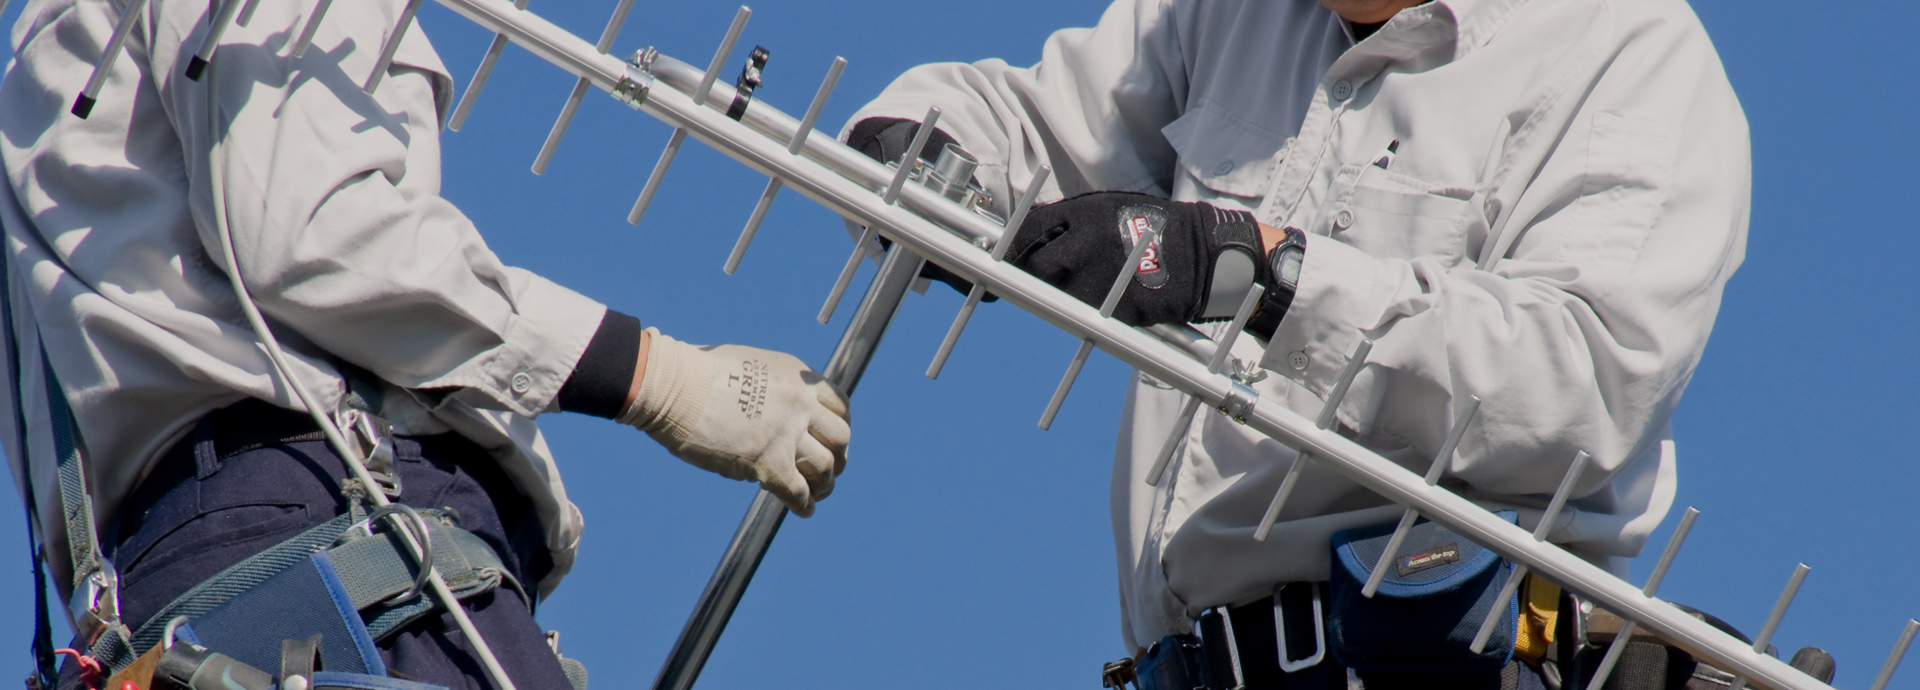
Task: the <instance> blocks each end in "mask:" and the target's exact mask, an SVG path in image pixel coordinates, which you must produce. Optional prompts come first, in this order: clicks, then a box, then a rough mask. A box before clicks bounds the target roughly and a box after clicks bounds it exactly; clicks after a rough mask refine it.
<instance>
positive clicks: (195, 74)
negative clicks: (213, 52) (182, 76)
mask: <svg viewBox="0 0 1920 690" xmlns="http://www.w3.org/2000/svg"><path fill="white" fill-rule="evenodd" d="M205 71H207V61H206V60H202V59H200V56H198V55H195V56H193V59H192V60H188V61H187V78H188V79H192V80H194V81H200V73H202V72H205Z"/></svg>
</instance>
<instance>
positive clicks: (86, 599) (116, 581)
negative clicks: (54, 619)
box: [67, 554, 120, 643]
mask: <svg viewBox="0 0 1920 690" xmlns="http://www.w3.org/2000/svg"><path fill="white" fill-rule="evenodd" d="M92 565H93V567H94V571H93V572H92V573H91V574H89V575H87V577H86V580H85V581H84V582H82V583H81V586H82V587H83V588H84V589H76V590H75V591H74V595H75V596H74V598H73V600H72V601H71V602H69V603H68V604H67V612H68V613H69V614H70V615H71V616H72V619H73V625H74V632H76V633H79V635H80V639H83V640H86V641H87V642H88V643H92V642H93V641H94V640H95V639H98V638H99V636H100V633H101V632H102V631H104V630H105V629H106V628H107V627H109V626H113V625H119V624H120V573H119V571H116V570H114V569H113V563H111V562H109V561H108V560H107V559H105V558H101V557H100V556H99V555H98V554H95V555H94V558H93V563H92Z"/></svg>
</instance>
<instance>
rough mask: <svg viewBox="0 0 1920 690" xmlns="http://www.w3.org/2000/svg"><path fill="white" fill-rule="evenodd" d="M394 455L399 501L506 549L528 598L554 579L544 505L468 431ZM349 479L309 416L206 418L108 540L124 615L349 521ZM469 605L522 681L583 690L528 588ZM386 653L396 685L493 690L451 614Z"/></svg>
mask: <svg viewBox="0 0 1920 690" xmlns="http://www.w3.org/2000/svg"><path fill="white" fill-rule="evenodd" d="M394 455H395V461H396V462H395V465H396V468H397V471H398V474H399V477H400V486H401V495H400V497H399V498H396V499H394V500H395V502H399V503H406V504H407V505H411V506H414V507H416V508H452V509H453V510H454V511H455V512H457V513H458V515H459V520H460V525H461V527H463V528H465V529H466V530H468V531H470V532H472V533H474V534H476V535H478V536H479V537H480V538H481V539H484V540H486V542H487V543H488V544H489V545H491V546H492V547H493V548H494V550H495V551H497V552H499V554H500V557H501V561H502V562H503V563H504V564H505V565H506V567H507V568H508V570H509V571H511V572H512V574H513V575H514V576H515V577H517V578H519V580H520V582H522V583H524V584H525V585H526V587H527V588H528V589H529V590H531V589H533V588H534V586H535V584H536V583H538V582H539V581H540V578H542V577H544V576H546V575H547V574H548V573H549V572H550V571H551V570H552V559H551V558H550V557H549V555H548V553H547V548H546V542H545V540H544V538H543V537H542V531H541V528H540V524H539V519H538V518H537V516H535V515H534V512H533V509H532V504H531V503H530V502H529V501H528V500H527V499H526V497H525V496H523V495H522V494H521V493H520V492H519V490H518V489H516V488H514V486H513V484H512V483H511V482H510V481H509V480H508V479H507V477H506V475H505V474H504V473H503V472H502V471H501V470H500V468H499V467H498V465H496V464H495V463H494V461H493V460H492V458H491V457H489V456H488V455H487V453H486V451H484V450H482V449H481V448H480V447H479V446H477V445H475V444H473V443H472V442H470V441H468V440H466V439H465V438H462V437H460V436H458V435H456V434H439V435H434V436H421V437H408V436H401V437H398V438H396V439H395V442H394ZM346 476H347V469H346V465H345V463H344V462H342V461H341V459H340V458H339V456H338V455H336V454H335V453H334V452H333V449H332V448H330V447H329V446H328V445H327V442H326V440H325V439H324V438H323V437H322V436H321V435H320V433H319V431H317V429H316V427H315V426H314V424H313V420H312V419H311V418H309V417H308V416H307V415H306V414H304V413H297V412H290V411H286V410H282V409H279V408H276V407H273V406H270V405H267V404H266V403H262V402H258V401H248V402H242V403H239V404H236V405H233V406H231V407H227V408H224V409H221V410H218V411H215V412H213V413H211V414H209V415H207V417H206V418H204V419H202V420H201V421H200V423H199V424H198V425H197V426H196V427H195V428H194V430H193V431H192V432H191V433H190V434H189V435H188V436H187V437H186V438H185V439H183V440H181V441H180V442H179V443H178V444H176V445H175V446H174V447H173V448H172V449H171V450H170V451H169V452H168V453H167V454H166V456H165V457H163V458H162V459H161V460H160V462H159V464H158V465H157V466H156V467H155V468H154V470H153V472H152V474H151V475H150V476H148V477H147V479H146V480H145V481H143V482H142V483H141V485H140V488H139V489H138V490H136V491H135V493H134V495H133V497H132V499H131V500H129V501H128V502H127V504H126V505H125V506H123V507H122V511H121V516H120V518H119V520H118V522H117V524H116V525H113V526H111V527H109V530H108V531H109V534H108V535H107V536H105V537H103V538H102V542H103V544H102V548H103V549H104V550H105V551H106V552H107V557H108V558H109V559H110V560H111V561H112V562H113V563H114V565H115V566H116V567H118V568H119V570H120V577H121V580H120V581H121V591H120V606H121V613H122V618H123V619H124V620H125V621H127V623H128V625H129V627H131V628H134V629H138V628H139V627H140V625H141V624H143V623H145V622H146V619H147V618H149V617H151V616H152V615H153V614H154V613H155V612H157V611H159V610H160V609H161V608H162V607H164V606H166V605H167V603H168V602H171V601H172V600H173V599H174V598H175V597H178V596H180V595H181V594H183V593H185V592H186V591H187V590H188V589H189V588H192V587H193V586H194V585H196V584H199V583H200V582H201V581H204V580H206V579H208V578H211V577H213V576H214V575H215V574H217V573H219V572H220V571H221V570H224V569H226V568H227V567H228V566H231V565H233V564H234V563H237V562H239V561H241V560H242V559H245V558H247V557H248V556H252V555H253V554H256V553H259V552H260V551H262V550H265V549H266V548H267V547H270V546H273V545H274V544H278V543H280V542H281V541H283V540H286V539H287V538H289V537H292V536H294V535H296V534H299V533H300V532H303V531H305V530H307V529H308V528H311V527H313V526H316V525H319V524H320V523H323V522H326V521H327V520H330V519H332V518H333V517H335V516H337V515H340V514H342V513H344V512H346V509H347V504H346V499H345V498H344V497H343V496H342V494H341V492H340V487H341V483H342V482H343V481H344V480H345V478H346ZM462 603H463V604H464V607H465V608H466V609H467V611H468V613H469V614H470V615H471V616H472V618H473V623H474V626H475V627H476V628H478V629H479V631H480V634H481V635H482V636H484V637H485V638H486V641H487V643H488V644H489V645H490V646H491V647H492V649H493V653H494V654H495V655H496V656H497V657H498V658H499V659H500V664H501V665H502V666H503V667H505V668H506V671H507V674H508V675H509V676H510V677H511V678H512V679H513V682H514V685H516V686H518V687H519V688H522V689H523V690H568V689H570V688H571V687H572V686H571V685H570V684H569V683H568V682H567V678H566V674H565V672H564V671H562V670H561V668H560V663H559V660H558V659H557V658H556V657H555V655H554V653H553V651H552V650H551V649H549V648H548V646H547V644H546V641H545V633H544V632H543V631H542V630H541V629H540V627H539V625H538V624H537V623H535V622H534V619H533V614H532V612H531V611H530V610H529V605H528V603H527V602H525V601H523V600H522V599H521V598H520V595H519V594H518V593H515V592H514V591H513V590H512V589H510V588H508V587H505V586H502V587H500V588H496V589H495V590H494V591H492V592H488V593H484V594H480V595H478V596H475V597H473V598H470V599H468V600H466V601H465V602H462ZM378 646H379V648H380V656H381V657H382V658H383V659H384V660H385V661H386V665H387V668H388V670H389V673H390V674H391V675H392V676H394V677H396V678H403V679H406V680H413V681H418V682H422V683H432V684H436V685H444V686H447V687H449V688H453V689H455V690H460V689H466V688H471V689H474V690H480V689H482V688H492V687H494V685H493V682H492V680H491V678H490V677H489V676H488V674H487V672H486V668H485V667H484V666H483V665H482V664H481V662H480V661H479V658H478V657H476V656H474V654H473V652H472V645H471V643H470V642H469V641H468V640H467V639H466V636H465V635H464V634H462V633H461V631H460V628H459V627H458V626H457V625H456V624H455V623H454V621H453V617H452V616H451V615H448V614H446V613H444V612H442V613H441V614H440V615H438V616H431V615H430V616H427V617H424V618H422V619H420V620H418V621H415V622H414V623H413V624H411V625H409V626H407V627H405V628H402V629H401V630H399V631H397V632H396V633H394V634H392V635H390V636H388V637H387V638H386V639H384V640H381V641H380V642H379V644H378ZM76 648H82V649H84V647H79V646H78V644H77V643H76ZM139 651H141V652H144V651H146V650H139ZM215 651H218V650H215ZM323 661H324V660H323ZM262 670H265V671H267V672H268V673H275V672H277V671H278V669H277V668H275V669H262ZM78 681H79V678H78V675H77V672H76V671H75V669H74V668H73V664H66V665H65V667H64V668H62V670H61V677H60V688H62V689H63V690H65V689H68V688H76V687H78Z"/></svg>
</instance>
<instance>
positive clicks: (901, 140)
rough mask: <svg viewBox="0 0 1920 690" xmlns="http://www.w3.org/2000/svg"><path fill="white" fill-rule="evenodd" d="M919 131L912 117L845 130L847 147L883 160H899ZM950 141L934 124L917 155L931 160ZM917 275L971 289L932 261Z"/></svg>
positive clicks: (886, 243) (869, 122) (989, 298)
mask: <svg viewBox="0 0 1920 690" xmlns="http://www.w3.org/2000/svg"><path fill="white" fill-rule="evenodd" d="M919 133H920V123H918V122H915V121H913V120H902V119H898V118H891V117H870V118H867V119H865V120H861V121H860V122H859V123H858V124H855V125H854V126H853V130H852V131H850V132H847V146H850V147H853V148H854V149H855V150H857V151H859V152H861V153H864V154H867V157H868V158H872V159H874V160H877V161H880V162H882V163H885V162H887V161H892V160H899V159H900V158H901V157H903V156H905V155H906V154H907V147H909V146H912V145H913V137H914V136H915V135H917V134H919ZM954 143H958V142H956V141H954V139H953V136H952V135H949V134H947V133H946V132H944V131H941V129H940V128H939V127H934V128H933V133H932V134H929V135H927V147H926V149H924V150H923V151H921V153H920V156H921V157H922V158H926V159H929V160H932V159H934V158H937V157H938V156H939V155H940V150H941V149H943V148H946V146H947V145H948V144H954ZM880 244H881V245H882V246H890V245H891V244H892V243H891V242H889V241H888V240H887V238H885V237H882V238H880ZM920 277H922V278H928V279H932V280H938V281H940V282H942V283H946V284H947V285H949V286H952V287H953V289H955V290H959V291H960V294H962V295H964V294H967V293H968V292H970V291H972V290H973V283H972V282H971V281H969V280H967V279H965V278H962V277H960V276H959V275H957V274H955V273H954V272H953V271H949V270H947V269H944V268H941V267H940V266H939V265H938V264H934V263H927V264H926V265H923V266H921V267H920ZM999 299H1000V298H999V297H998V296H995V295H994V294H993V293H987V294H986V296H985V297H983V298H982V299H981V301H982V302H996V301H999Z"/></svg>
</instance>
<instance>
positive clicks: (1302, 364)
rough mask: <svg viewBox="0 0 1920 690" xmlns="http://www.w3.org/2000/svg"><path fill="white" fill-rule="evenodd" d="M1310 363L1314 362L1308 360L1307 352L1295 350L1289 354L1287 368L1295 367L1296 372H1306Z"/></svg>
mask: <svg viewBox="0 0 1920 690" xmlns="http://www.w3.org/2000/svg"><path fill="white" fill-rule="evenodd" d="M1310 363H1312V360H1309V359H1307V351H1306V350H1294V351H1292V352H1289V353H1287V366H1290V367H1293V370H1294V371H1306V370H1307V365H1308V364H1310Z"/></svg>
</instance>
